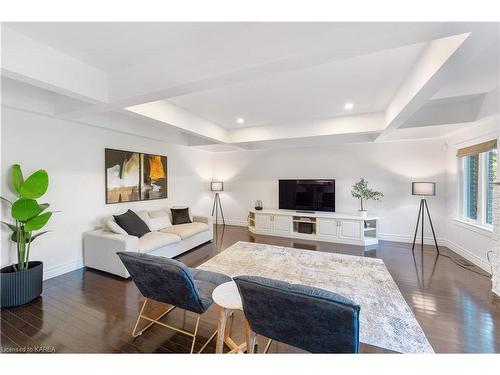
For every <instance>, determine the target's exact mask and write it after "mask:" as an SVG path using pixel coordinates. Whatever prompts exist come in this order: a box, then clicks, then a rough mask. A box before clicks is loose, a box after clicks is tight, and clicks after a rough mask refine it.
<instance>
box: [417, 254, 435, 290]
mask: <svg viewBox="0 0 500 375" xmlns="http://www.w3.org/2000/svg"><path fill="white" fill-rule="evenodd" d="M412 257H413V265H414V266H415V274H416V275H417V282H418V286H419V288H420V289H421V290H429V289H430V288H431V286H432V280H433V278H434V273H435V272H436V266H437V263H438V260H439V254H437V253H435V254H434V255H431V256H430V258H429V259H431V260H432V266H431V268H429V267H427V272H426V270H425V268H426V266H425V263H424V258H425V255H424V252H421V253H420V257H419V258H420V266H419V265H418V262H417V256H416V255H415V252H412ZM427 263H428V262H427ZM429 270H430V273H429V272H428V271H429Z"/></svg>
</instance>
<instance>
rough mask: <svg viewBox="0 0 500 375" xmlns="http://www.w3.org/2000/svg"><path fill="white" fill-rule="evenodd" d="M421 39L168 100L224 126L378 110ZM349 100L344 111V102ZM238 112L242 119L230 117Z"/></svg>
mask: <svg viewBox="0 0 500 375" xmlns="http://www.w3.org/2000/svg"><path fill="white" fill-rule="evenodd" d="M425 46H426V43H419V44H414V45H411V46H405V47H400V48H395V49H390V50H384V51H381V52H375V53H370V54H366V55H361V56H356V57H352V58H349V59H345V60H339V61H334V62H332V63H328V64H320V65H315V66H312V67H308V68H305V69H298V70H293V71H291V72H285V73H281V74H276V75H273V76H272V77H269V78H268V77H266V78H261V79H256V80H252V81H248V82H243V83H239V84H235V85H231V86H223V87H218V88H215V89H212V90H204V91H199V92H195V93H192V94H188V95H182V96H177V97H174V98H170V99H168V100H169V101H171V102H172V103H174V104H176V105H178V106H180V107H182V108H184V109H187V110H189V111H191V112H193V113H196V114H197V115H199V116H201V117H204V118H206V119H208V120H210V121H212V122H215V123H217V124H219V125H221V126H223V127H224V128H226V129H231V128H240V127H248V126H260V125H267V124H282V123H291V122H297V121H303V120H308V119H317V118H328V117H337V116H342V115H344V116H345V115H352V114H358V113H366V112H377V111H381V110H384V109H385V108H386V107H387V105H388V104H389V101H390V100H391V99H392V97H393V96H394V94H395V92H396V90H397V89H398V87H399V86H400V84H401V83H402V82H403V81H404V79H405V78H406V76H407V75H408V72H409V71H410V69H411V67H412V66H413V64H414V63H415V61H416V60H417V59H418V58H419V56H420V54H421V53H422V51H423V49H424V48H425ZM347 102H349V103H352V104H353V105H354V108H353V109H352V110H350V111H347V110H345V109H344V104H345V103H347ZM239 117H242V118H244V119H245V123H244V124H238V123H237V121H236V119H237V118H239Z"/></svg>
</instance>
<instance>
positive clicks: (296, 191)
mask: <svg viewBox="0 0 500 375" xmlns="http://www.w3.org/2000/svg"><path fill="white" fill-rule="evenodd" d="M279 208H280V209H283V210H297V211H329V212H335V180H334V179H326V180H279Z"/></svg>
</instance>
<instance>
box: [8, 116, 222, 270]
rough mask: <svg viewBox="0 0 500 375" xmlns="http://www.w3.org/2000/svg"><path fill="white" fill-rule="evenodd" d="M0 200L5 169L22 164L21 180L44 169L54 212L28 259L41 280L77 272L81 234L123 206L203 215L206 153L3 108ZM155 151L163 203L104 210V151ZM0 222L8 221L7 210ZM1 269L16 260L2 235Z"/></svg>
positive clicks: (114, 206)
mask: <svg viewBox="0 0 500 375" xmlns="http://www.w3.org/2000/svg"><path fill="white" fill-rule="evenodd" d="M1 130H2V134H1V135H2V140H1V144H2V150H1V153H2V169H1V171H2V175H1V178H2V182H1V183H2V185H1V187H2V195H4V196H6V197H7V198H9V197H11V196H12V195H11V193H10V191H9V190H10V189H9V187H8V184H7V183H8V171H9V167H10V166H11V165H12V164H14V163H19V164H21V167H22V169H23V172H24V174H25V176H26V175H28V174H30V173H32V172H33V171H35V170H37V169H40V168H43V169H46V170H47V171H48V173H49V177H50V185H49V190H48V192H47V194H46V195H45V196H44V197H43V198H42V201H43V202H49V203H50V204H51V207H52V209H54V210H60V211H61V212H60V213H57V214H55V215H54V216H53V218H52V219H51V221H50V223H49V225H48V226H47V229H50V230H53V232H52V233H49V234H46V235H44V236H43V237H40V238H39V239H38V240H37V241H36V243H34V245H33V246H32V250H31V259H36V260H42V261H43V262H44V266H45V277H52V276H55V275H57V274H61V273H64V272H67V271H70V270H73V269H76V268H78V267H79V266H81V263H82V233H83V232H84V231H87V230H89V229H92V228H94V227H96V226H98V222H97V221H96V218H97V217H98V216H102V215H105V214H108V213H119V212H123V211H124V210H126V209H127V208H131V209H138V210H139V209H142V208H154V207H164V206H170V205H174V204H188V205H190V206H191V207H192V208H193V212H195V213H201V214H205V215H206V214H209V213H210V208H211V207H210V204H211V196H210V195H209V192H208V182H209V180H210V177H211V165H212V164H211V163H212V162H211V154H210V153H207V152H205V151H200V150H196V149H193V148H189V147H186V146H180V145H172V144H168V143H165V142H160V141H154V140H151V139H147V138H143V137H139V136H132V135H127V134H124V133H121V132H115V131H112V130H106V129H102V128H97V127H91V126H85V125H81V124H78V123H75V122H70V121H64V120H59V119H56V118H54V117H51V116H46V115H41V114H36V113H32V112H28V111H22V110H17V109H12V108H7V107H2V129H1ZM106 147H108V148H115V149H123V150H132V151H139V152H148V153H157V154H161V155H166V156H167V157H168V195H169V197H168V199H164V200H156V201H151V202H133V203H122V204H112V205H106V204H105V195H104V148H106ZM5 208H6V207H5V206H4V207H3V209H4V212H3V213H2V218H3V219H4V218H7V217H8V216H9V215H8V212H5ZM1 244H2V254H1V264H2V265H6V264H8V263H9V262H10V261H11V260H13V258H12V257H14V256H15V251H14V249H13V246H12V244H11V243H10V241H9V240H8V230H5V229H2V242H1Z"/></svg>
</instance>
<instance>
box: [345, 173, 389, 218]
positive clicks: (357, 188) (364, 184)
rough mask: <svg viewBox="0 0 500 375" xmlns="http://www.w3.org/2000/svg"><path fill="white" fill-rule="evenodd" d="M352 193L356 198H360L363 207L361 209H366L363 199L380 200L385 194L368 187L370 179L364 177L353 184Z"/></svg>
mask: <svg viewBox="0 0 500 375" xmlns="http://www.w3.org/2000/svg"><path fill="white" fill-rule="evenodd" d="M351 194H352V196H353V197H354V198H358V199H359V201H360V205H361V208H360V210H359V211H365V209H364V206H363V199H364V200H370V199H371V200H375V201H379V200H381V199H382V198H383V197H384V194H382V193H381V192H380V191H373V190H372V189H370V188H369V187H368V181H366V180H365V179H364V178H361V179H360V180H359V181H358V182H356V183H355V184H354V185H353V186H352V190H351Z"/></svg>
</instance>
